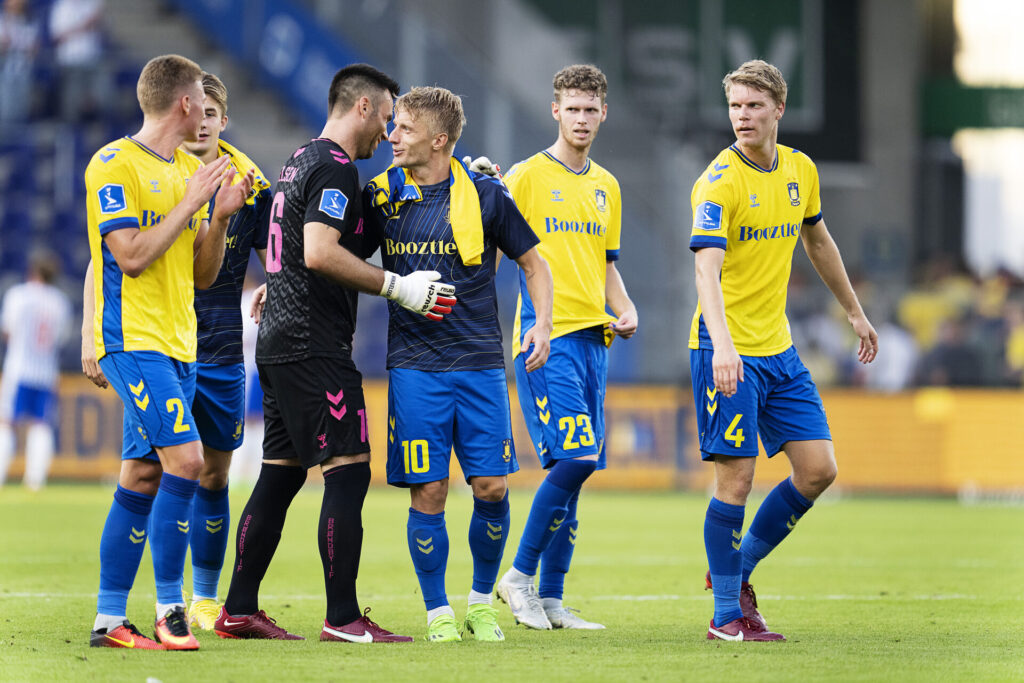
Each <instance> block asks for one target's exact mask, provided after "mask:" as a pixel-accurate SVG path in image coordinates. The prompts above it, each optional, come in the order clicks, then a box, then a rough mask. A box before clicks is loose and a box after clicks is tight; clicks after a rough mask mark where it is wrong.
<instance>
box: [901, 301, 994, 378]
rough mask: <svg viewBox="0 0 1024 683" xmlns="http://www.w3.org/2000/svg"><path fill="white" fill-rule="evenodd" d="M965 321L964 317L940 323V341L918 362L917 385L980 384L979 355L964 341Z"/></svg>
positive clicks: (980, 365)
mask: <svg viewBox="0 0 1024 683" xmlns="http://www.w3.org/2000/svg"><path fill="white" fill-rule="evenodd" d="M966 323H967V318H965V317H958V318H953V319H950V320H946V321H944V322H943V323H942V325H941V326H940V328H939V342H938V343H937V344H936V345H935V346H934V347H933V348H932V349H931V350H930V351H929V352H928V353H926V354H925V355H924V356H922V358H921V362H920V364H919V365H918V368H917V384H918V385H920V386H948V387H969V386H978V385H979V384H982V383H983V381H982V379H983V378H982V362H981V356H980V354H979V353H978V350H977V349H976V348H974V346H972V345H971V344H970V343H969V342H968V341H967V324H966Z"/></svg>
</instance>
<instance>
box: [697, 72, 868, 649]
mask: <svg viewBox="0 0 1024 683" xmlns="http://www.w3.org/2000/svg"><path fill="white" fill-rule="evenodd" d="M723 85H724V87H725V95H726V98H727V99H728V103H729V119H730V121H731V122H732V127H733V131H734V132H735V134H736V143H735V144H733V145H732V146H731V147H729V148H728V149H726V150H724V151H723V152H722V153H721V154H719V155H718V157H716V158H715V160H714V161H713V162H712V163H711V165H710V166H708V168H707V169H706V170H705V171H704V173H703V174H702V175H701V177H700V178H698V180H697V182H696V184H695V185H694V187H693V194H692V198H691V201H692V205H693V215H694V219H693V228H692V232H691V236H690V248H691V249H692V250H693V251H694V252H695V253H696V256H695V260H696V273H697V276H696V280H697V295H698V298H699V304H698V307H697V311H696V313H695V314H694V319H693V325H692V328H691V332H690V343H689V346H690V349H691V350H690V372H691V376H692V380H693V395H694V401H695V404H696V413H697V429H698V433H699V439H700V449H701V457H702V458H703V459H704V460H710V461H713V462H714V463H715V487H714V497H713V498H712V499H711V503H710V505H709V506H708V511H707V515H706V518H705V522H704V545H705V549H706V550H707V556H708V565H709V567H710V571H709V572H708V574H707V576H706V582H707V586H708V587H709V588H711V589H712V590H713V591H714V597H715V613H714V617H713V618H712V620H711V624H710V626H709V628H708V635H707V637H708V639H712V640H713V639H721V640H749V641H772V640H784V637H783V636H782V635H780V634H778V633H774V632H771V631H769V630H768V628H767V624H766V623H765V621H764V619H763V618H762V617H761V615H760V613H759V612H758V610H757V599H756V596H755V595H754V589H753V587H752V586H751V585H750V583H749V578H750V572H751V571H752V570H753V569H754V567H755V566H757V563H758V562H759V561H760V560H761V559H763V558H764V557H765V556H766V555H767V554H768V553H769V552H770V551H771V550H772V549H773V548H775V546H776V545H778V544H779V543H780V542H781V541H782V540H783V539H784V538H785V537H786V535H787V534H788V533H789V532H790V531H791V530H792V529H793V527H794V525H795V524H796V523H797V521H798V520H799V519H800V517H801V516H803V514H804V513H805V512H807V510H808V509H810V507H811V505H812V504H813V501H814V500H815V499H816V498H817V497H818V496H819V495H821V493H822V492H823V491H824V490H825V489H826V488H828V486H829V484H831V483H832V481H833V480H834V479H835V476H836V460H835V454H834V451H833V448H832V441H831V435H830V432H829V428H828V422H827V420H826V418H825V409H824V406H823V405H822V402H821V398H820V396H819V395H818V390H817V388H816V387H815V386H814V382H813V381H812V380H811V376H810V373H808V372H807V368H805V367H804V365H803V363H802V362H801V361H800V358H799V356H798V355H797V353H796V349H794V348H793V343H792V340H791V338H790V335H789V323H788V322H787V321H786V313H785V310H786V288H787V286H788V284H789V274H790V266H791V263H792V258H793V249H794V248H795V246H796V243H797V240H798V239H799V240H800V241H801V242H803V245H804V249H805V250H806V252H807V255H808V257H809V258H810V260H811V263H812V264H813V265H814V268H815V270H817V272H818V274H819V275H820V276H821V279H822V280H823V281H824V282H825V284H826V285H827V286H828V288H829V289H830V290H831V291H832V294H833V295H834V296H835V297H836V300H837V301H838V302H839V303H840V305H842V307H843V309H844V310H845V311H846V314H847V318H848V319H849V321H850V324H851V325H852V326H853V331H854V332H855V333H856V334H857V336H858V337H859V338H860V348H859V350H858V359H859V360H860V362H862V363H870V362H871V361H872V360H874V358H875V354H876V353H877V350H878V335H877V334H876V333H875V330H874V328H873V327H872V326H871V323H870V322H869V321H868V319H867V316H866V315H865V314H864V310H863V309H862V308H861V305H860V302H859V301H858V300H857V295H856V294H855V293H854V291H853V287H852V286H851V285H850V280H849V278H848V277H847V275H846V269H845V268H844V267H843V261H842V258H841V257H840V255H839V250H838V248H837V247H836V244H835V242H834V241H833V240H832V237H831V236H830V235H829V233H828V230H827V229H826V228H825V221H824V220H822V217H821V202H820V199H819V196H818V174H817V170H816V169H815V167H814V164H813V163H812V162H811V160H810V159H809V158H807V157H806V156H805V155H803V154H801V153H800V152H798V151H796V150H794V149H791V148H789V147H785V146H783V145H779V144H777V142H776V140H777V138H778V130H779V119H781V118H782V115H783V113H784V112H785V109H786V81H785V80H784V79H783V77H782V74H781V73H780V72H779V70H778V69H777V68H775V67H774V66H772V65H771V64H768V63H766V62H763V61H761V60H754V61H750V62H746V63H745V64H743V65H742V66H740V67H739V68H738V69H737V70H736V71H733V72H732V73H730V74H728V75H726V77H725V78H724V80H723ZM758 436H760V438H761V443H762V444H763V445H764V449H765V451H766V452H767V454H768V456H769V457H772V456H774V455H775V454H777V453H779V452H785V454H786V457H788V458H789V461H790V464H791V466H792V471H793V474H792V476H791V477H789V478H787V479H786V480H785V481H783V482H782V483H780V484H779V485H778V486H776V487H775V489H773V490H772V492H771V493H769V494H768V497H767V498H766V499H765V500H764V502H763V503H762V504H761V507H760V508H759V509H758V511H757V515H756V516H755V517H754V521H753V522H752V523H751V525H750V528H749V530H748V531H747V534H746V536H742V535H741V533H742V530H743V516H744V506H745V505H746V501H747V495H748V494H749V493H750V488H751V485H752V483H753V479H754V464H755V458H756V456H757V454H758V449H757V439H758ZM741 539H742V540H741Z"/></svg>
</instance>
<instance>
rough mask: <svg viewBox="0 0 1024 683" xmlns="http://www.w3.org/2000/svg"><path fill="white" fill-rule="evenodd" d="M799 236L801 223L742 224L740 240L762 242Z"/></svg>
mask: <svg viewBox="0 0 1024 683" xmlns="http://www.w3.org/2000/svg"><path fill="white" fill-rule="evenodd" d="M799 236H800V224H799V223H783V224H782V225H771V226H768V227H766V228H754V227H751V226H749V225H741V226H740V242H751V241H753V242H760V241H762V240H777V239H785V238H787V237H799Z"/></svg>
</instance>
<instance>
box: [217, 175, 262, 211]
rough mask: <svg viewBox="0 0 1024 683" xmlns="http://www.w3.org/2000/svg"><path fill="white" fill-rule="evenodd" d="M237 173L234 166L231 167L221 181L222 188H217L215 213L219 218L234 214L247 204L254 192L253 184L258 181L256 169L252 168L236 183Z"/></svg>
mask: <svg viewBox="0 0 1024 683" xmlns="http://www.w3.org/2000/svg"><path fill="white" fill-rule="evenodd" d="M236 175H238V173H237V172H236V171H235V170H234V169H233V168H229V169H228V170H227V171H226V172H225V173H224V178H223V179H222V180H221V181H220V188H219V189H218V190H217V204H216V205H215V206H214V207H213V215H214V216H215V217H217V218H227V217H228V216H231V215H233V214H234V213H235V212H236V211H238V210H239V209H241V208H242V207H243V206H245V200H246V199H248V198H249V194H250V193H251V192H252V184H253V183H254V182H255V181H256V171H255V169H252V168H250V169H249V172H248V173H246V174H245V175H244V176H242V179H241V180H240V181H239V182H237V183H234V180H235V176H236ZM232 183H234V184H232Z"/></svg>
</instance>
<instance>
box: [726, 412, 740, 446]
mask: <svg viewBox="0 0 1024 683" xmlns="http://www.w3.org/2000/svg"><path fill="white" fill-rule="evenodd" d="M742 418H743V413H737V414H736V417H734V418H733V419H732V422H730V423H729V428H728V429H726V430H725V434H723V435H722V437H723V438H724V439H725V440H726V441H732V445H733V446H735V447H736V448H739V447H740V446H742V445H743V440H744V439H745V438H746V437H745V436H743V430H742V429H740V428H739V426H740V420H741V419H742Z"/></svg>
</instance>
